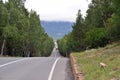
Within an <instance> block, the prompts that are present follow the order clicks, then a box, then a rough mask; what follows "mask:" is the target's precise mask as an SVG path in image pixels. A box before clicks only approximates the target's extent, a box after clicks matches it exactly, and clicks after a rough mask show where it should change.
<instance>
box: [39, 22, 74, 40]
mask: <svg viewBox="0 0 120 80" xmlns="http://www.w3.org/2000/svg"><path fill="white" fill-rule="evenodd" d="M41 25H42V27H43V28H44V30H45V32H46V33H48V35H49V36H51V37H53V38H54V39H59V38H62V37H63V36H65V35H66V34H68V33H69V32H71V31H72V25H73V22H69V21H41Z"/></svg>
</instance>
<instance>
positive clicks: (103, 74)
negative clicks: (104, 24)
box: [72, 42, 120, 80]
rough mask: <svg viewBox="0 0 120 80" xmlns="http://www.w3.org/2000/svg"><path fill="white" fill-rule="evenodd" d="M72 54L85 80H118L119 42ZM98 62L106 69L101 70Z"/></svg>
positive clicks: (119, 65)
mask: <svg viewBox="0 0 120 80" xmlns="http://www.w3.org/2000/svg"><path fill="white" fill-rule="evenodd" d="M72 54H73V56H74V57H75V59H76V60H77V65H78V69H79V71H82V72H83V73H84V78H85V80H120V42H118V43H113V44H112V45H107V46H106V47H104V48H99V49H91V50H86V51H85V52H80V53H72ZM100 62H103V63H105V64H106V67H105V68H101V67H100V65H99V63H100Z"/></svg>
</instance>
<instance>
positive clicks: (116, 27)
mask: <svg viewBox="0 0 120 80" xmlns="http://www.w3.org/2000/svg"><path fill="white" fill-rule="evenodd" d="M117 40H120V0H92V2H91V3H90V4H89V9H88V10H87V15H86V17H83V16H82V14H81V11H80V10H79V11H78V14H77V18H76V22H75V23H74V25H73V30H72V32H71V33H69V34H68V35H66V36H64V37H63V38H62V39H59V40H58V46H59V50H60V52H61V54H62V55H64V56H67V55H69V53H71V52H80V51H84V50H86V49H91V48H99V47H104V46H105V45H106V44H109V43H112V42H115V41H117Z"/></svg>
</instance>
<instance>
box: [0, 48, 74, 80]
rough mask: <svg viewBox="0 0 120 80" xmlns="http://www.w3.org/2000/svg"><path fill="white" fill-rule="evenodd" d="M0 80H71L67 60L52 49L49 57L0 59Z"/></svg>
mask: <svg viewBox="0 0 120 80" xmlns="http://www.w3.org/2000/svg"><path fill="white" fill-rule="evenodd" d="M0 80H73V79H72V74H71V68H70V64H69V59H68V58H63V57H60V54H59V51H58V50H56V49H55V48H54V50H53V52H52V54H51V57H33V58H0Z"/></svg>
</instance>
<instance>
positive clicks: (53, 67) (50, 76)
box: [48, 57, 60, 80]
mask: <svg viewBox="0 0 120 80" xmlns="http://www.w3.org/2000/svg"><path fill="white" fill-rule="evenodd" d="M59 59H60V57H59V58H57V59H56V60H55V62H54V64H53V66H52V69H51V72H50V74H49V77H48V80H51V79H52V75H53V72H54V69H55V66H56V63H57V61H58V60H59Z"/></svg>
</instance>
